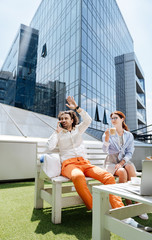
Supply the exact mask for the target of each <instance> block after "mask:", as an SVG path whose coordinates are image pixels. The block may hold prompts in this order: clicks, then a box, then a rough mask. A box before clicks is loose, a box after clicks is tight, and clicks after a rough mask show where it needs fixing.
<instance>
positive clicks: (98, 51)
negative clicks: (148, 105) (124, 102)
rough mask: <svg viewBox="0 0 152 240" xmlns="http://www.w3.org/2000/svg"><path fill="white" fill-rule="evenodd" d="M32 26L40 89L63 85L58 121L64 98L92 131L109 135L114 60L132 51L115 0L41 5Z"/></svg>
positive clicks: (58, 93) (74, 0)
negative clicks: (78, 110)
mask: <svg viewBox="0 0 152 240" xmlns="http://www.w3.org/2000/svg"><path fill="white" fill-rule="evenodd" d="M30 26H31V27H32V28H35V29H38V30H39V44H38V56H37V70H36V81H37V84H44V85H48V84H49V83H50V85H52V88H51V90H52V91H53V90H55V89H54V88H53V82H56V81H58V82H60V84H61V83H62V84H63V88H64V89H62V88H60V89H56V91H55V98H54V99H56V98H58V101H57V105H58V109H56V111H55V112H56V115H55V116H57V114H58V111H59V110H63V109H64V108H65V106H64V104H62V103H63V97H62V96H66V97H67V96H68V95H71V96H74V98H75V100H76V101H77V102H78V104H79V105H80V106H81V107H82V108H84V109H85V110H86V111H87V112H88V113H89V114H90V116H91V117H92V119H93V121H92V124H91V128H94V129H98V130H105V128H106V127H107V126H106V124H107V123H110V121H109V115H110V113H111V112H112V111H113V110H115V109H116V72H115V57H116V56H120V55H122V54H125V53H128V52H132V51H133V41H132V38H131V36H130V33H129V32H128V29H127V26H126V24H125V22H124V20H123V17H122V15H121V13H120V10H119V8H118V6H117V4H116V2H115V0H108V1H107V0H102V1H101V0H96V1H89V0H72V1H71V0H64V1H62V0H52V1H49V0H43V1H42V2H41V5H40V6H39V8H38V10H37V12H36V14H35V16H34V17H33V19H32V21H31V24H30ZM44 50H45V51H44ZM44 52H45V54H44ZM43 54H44V55H45V56H43ZM51 90H50V91H51ZM44 91H45V90H44ZM63 92H64V94H63ZM41 101H42V100H41V99H39V100H38V102H41ZM64 101H65V99H64ZM55 102H56V100H55ZM52 110H53V109H52ZM39 112H42V111H41V109H39ZM55 112H53V111H52V115H53V114H54V113H55Z"/></svg>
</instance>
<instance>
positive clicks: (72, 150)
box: [48, 96, 124, 209]
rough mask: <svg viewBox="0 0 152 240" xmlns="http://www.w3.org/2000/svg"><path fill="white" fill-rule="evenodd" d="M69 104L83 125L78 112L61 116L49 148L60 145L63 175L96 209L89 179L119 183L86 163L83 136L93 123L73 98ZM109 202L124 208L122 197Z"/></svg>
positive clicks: (63, 113) (61, 113)
mask: <svg viewBox="0 0 152 240" xmlns="http://www.w3.org/2000/svg"><path fill="white" fill-rule="evenodd" d="M67 102H68V104H66V106H67V107H69V108H70V109H72V110H75V111H77V113H78V114H79V115H80V116H81V117H82V119H83V121H82V122H81V123H80V124H78V118H77V116H76V113H75V112H74V111H71V110H70V111H63V112H60V113H59V116H58V118H59V122H58V124H57V129H56V131H55V132H54V133H53V134H52V135H51V137H50V138H49V140H48V145H49V148H50V150H53V149H54V148H55V147H56V146H57V145H58V147H59V152H60V157H61V162H62V175H63V176H65V177H68V178H69V179H71V180H72V182H73V183H74V186H75V188H76V190H77V192H78V194H79V196H80V197H81V198H82V200H83V201H84V203H85V205H86V207H87V208H88V209H92V195H91V193H90V191H89V189H88V187H87V184H86V180H85V176H87V177H92V178H94V179H97V180H99V181H100V182H102V183H103V184H114V183H115V179H114V177H113V175H112V174H111V173H109V172H107V171H105V170H103V169H101V168H99V167H96V166H93V165H91V163H90V162H89V161H88V160H87V159H86V155H85V148H84V145H83V139H82V134H83V133H84V132H85V130H86V129H87V128H88V127H89V125H90V123H91V121H92V119H91V117H90V116H89V115H88V113H87V112H85V111H84V110H83V109H81V108H80V107H79V106H78V105H77V104H76V102H75V100H74V98H73V97H70V96H69V97H68V98H67ZM109 200H110V203H111V206H112V208H118V207H123V206H124V204H123V203H122V200H121V198H120V197H118V196H114V195H111V194H110V195H109Z"/></svg>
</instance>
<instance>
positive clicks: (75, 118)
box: [58, 110, 79, 128]
mask: <svg viewBox="0 0 152 240" xmlns="http://www.w3.org/2000/svg"><path fill="white" fill-rule="evenodd" d="M63 114H69V115H70V117H71V119H73V123H72V128H73V127H75V125H77V124H78V123H79V119H78V117H77V115H76V113H75V112H74V111H72V110H69V111H63V112H59V115H58V119H59V120H61V116H62V115H63Z"/></svg>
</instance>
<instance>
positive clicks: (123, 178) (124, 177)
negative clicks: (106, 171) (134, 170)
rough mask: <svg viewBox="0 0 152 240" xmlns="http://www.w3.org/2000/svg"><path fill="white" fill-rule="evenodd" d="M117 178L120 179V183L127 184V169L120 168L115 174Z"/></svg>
mask: <svg viewBox="0 0 152 240" xmlns="http://www.w3.org/2000/svg"><path fill="white" fill-rule="evenodd" d="M115 176H118V177H119V183H125V182H127V178H128V177H127V171H126V169H125V168H119V169H118V170H117V171H116V172H115Z"/></svg>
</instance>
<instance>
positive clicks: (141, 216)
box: [139, 213, 149, 220]
mask: <svg viewBox="0 0 152 240" xmlns="http://www.w3.org/2000/svg"><path fill="white" fill-rule="evenodd" d="M139 217H140V218H141V219H143V220H148V219H149V217H148V215H147V213H143V214H141V215H139Z"/></svg>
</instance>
